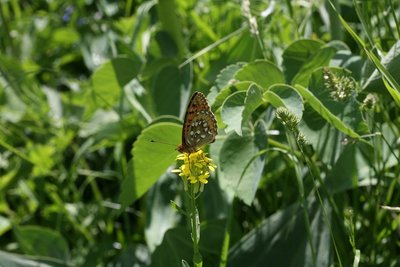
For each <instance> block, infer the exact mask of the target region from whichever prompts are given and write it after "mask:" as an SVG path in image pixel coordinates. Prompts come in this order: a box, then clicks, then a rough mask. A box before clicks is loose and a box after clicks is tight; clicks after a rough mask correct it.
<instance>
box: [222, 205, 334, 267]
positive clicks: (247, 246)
mask: <svg viewBox="0 0 400 267" xmlns="http://www.w3.org/2000/svg"><path fill="white" fill-rule="evenodd" d="M308 199H309V201H308V203H309V205H308V208H307V210H308V211H307V212H308V216H309V218H310V228H311V229H310V232H311V240H312V243H313V246H314V249H315V250H316V262H315V263H313V257H312V254H311V251H310V245H309V239H308V236H307V231H306V230H305V229H306V227H307V226H306V220H305V219H304V212H303V210H302V208H301V206H300V205H299V204H298V203H296V204H294V205H291V206H289V207H288V208H286V209H283V210H279V211H278V212H276V213H274V214H273V215H271V216H270V217H268V218H267V219H265V220H264V221H263V222H262V223H261V224H260V225H259V226H258V227H257V228H255V229H253V230H252V231H250V232H249V233H248V234H246V235H245V236H243V237H242V239H241V240H240V241H239V242H238V243H237V244H236V245H234V246H233V247H232V248H231V249H230V253H229V256H228V266H232V267H235V266H238V267H239V266H262V264H263V263H265V262H268V265H271V266H277V267H279V266H285V267H286V266H321V267H324V266H330V261H331V260H330V258H331V256H330V251H331V248H330V246H331V242H330V241H329V228H328V225H327V224H326V222H325V219H324V216H323V212H322V211H321V209H320V208H319V206H318V204H317V203H318V202H317V201H315V199H310V198H308ZM325 209H327V208H325ZM325 212H330V211H329V209H328V210H325ZM328 216H329V215H328Z"/></svg>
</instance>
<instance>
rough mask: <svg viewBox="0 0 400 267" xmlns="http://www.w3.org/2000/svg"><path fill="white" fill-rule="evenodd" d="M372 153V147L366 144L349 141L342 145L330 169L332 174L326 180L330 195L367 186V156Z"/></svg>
mask: <svg viewBox="0 0 400 267" xmlns="http://www.w3.org/2000/svg"><path fill="white" fill-rule="evenodd" d="M373 153H374V151H373V146H372V145H370V144H368V143H366V142H357V141H356V142H354V143H353V141H352V140H349V143H348V144H345V145H344V148H343V149H342V151H341V154H340V156H339V158H338V160H337V161H336V163H335V165H334V166H333V168H332V173H331V175H330V176H328V177H327V178H328V179H327V185H328V187H329V188H330V191H331V192H332V193H335V194H338V193H342V192H344V191H347V190H350V189H353V188H357V187H358V186H360V184H361V183H363V184H364V185H367V183H368V180H369V183H371V185H372V179H369V171H370V168H369V166H368V165H369V164H370V162H369V159H368V155H372V154H373Z"/></svg>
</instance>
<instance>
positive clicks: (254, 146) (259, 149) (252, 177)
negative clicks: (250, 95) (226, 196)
mask: <svg viewBox="0 0 400 267" xmlns="http://www.w3.org/2000/svg"><path fill="white" fill-rule="evenodd" d="M255 130H256V131H255V132H254V133H250V132H248V131H246V132H243V136H242V137H241V136H239V135H237V134H236V133H231V134H230V135H228V137H227V138H226V140H225V141H224V143H223V145H222V148H221V151H220V156H219V166H220V168H219V178H220V182H221V188H225V190H229V191H231V192H233V193H234V194H236V196H237V197H239V198H240V199H242V200H243V201H244V203H246V204H247V205H250V204H251V202H252V201H253V199H254V196H255V193H256V190H257V187H258V183H259V181H260V178H261V175H262V171H263V166H264V163H265V156H264V154H263V150H264V149H265V148H266V146H267V143H266V140H267V136H266V134H265V132H266V131H265V129H264V127H263V126H262V124H258V125H257V126H256V128H255Z"/></svg>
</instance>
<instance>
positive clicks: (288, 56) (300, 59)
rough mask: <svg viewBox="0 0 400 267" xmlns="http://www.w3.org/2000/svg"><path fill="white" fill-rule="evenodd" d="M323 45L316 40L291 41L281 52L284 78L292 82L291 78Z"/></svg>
mask: <svg viewBox="0 0 400 267" xmlns="http://www.w3.org/2000/svg"><path fill="white" fill-rule="evenodd" d="M323 45H324V43H323V42H321V41H317V40H297V41H294V42H293V43H291V44H290V45H289V46H288V47H287V48H286V49H285V51H284V52H283V55H282V57H283V62H282V66H283V70H284V74H285V79H286V81H287V82H288V83H290V84H292V81H293V78H294V77H295V76H296V75H298V73H299V71H300V70H301V68H303V65H304V64H306V63H307V62H309V60H310V58H312V56H313V55H314V54H315V53H316V51H318V50H319V49H320V48H321V47H322V46H323Z"/></svg>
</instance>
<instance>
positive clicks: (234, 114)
mask: <svg viewBox="0 0 400 267" xmlns="http://www.w3.org/2000/svg"><path fill="white" fill-rule="evenodd" d="M245 99H246V92H243V91H239V92H236V93H233V94H232V95H230V96H229V97H228V98H227V99H226V100H225V102H224V104H223V106H222V109H221V117H222V120H223V122H224V123H225V124H226V125H227V127H226V128H225V132H227V133H228V132H230V131H235V132H237V133H238V134H239V135H241V133H242V113H243V111H244V101H245Z"/></svg>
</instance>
